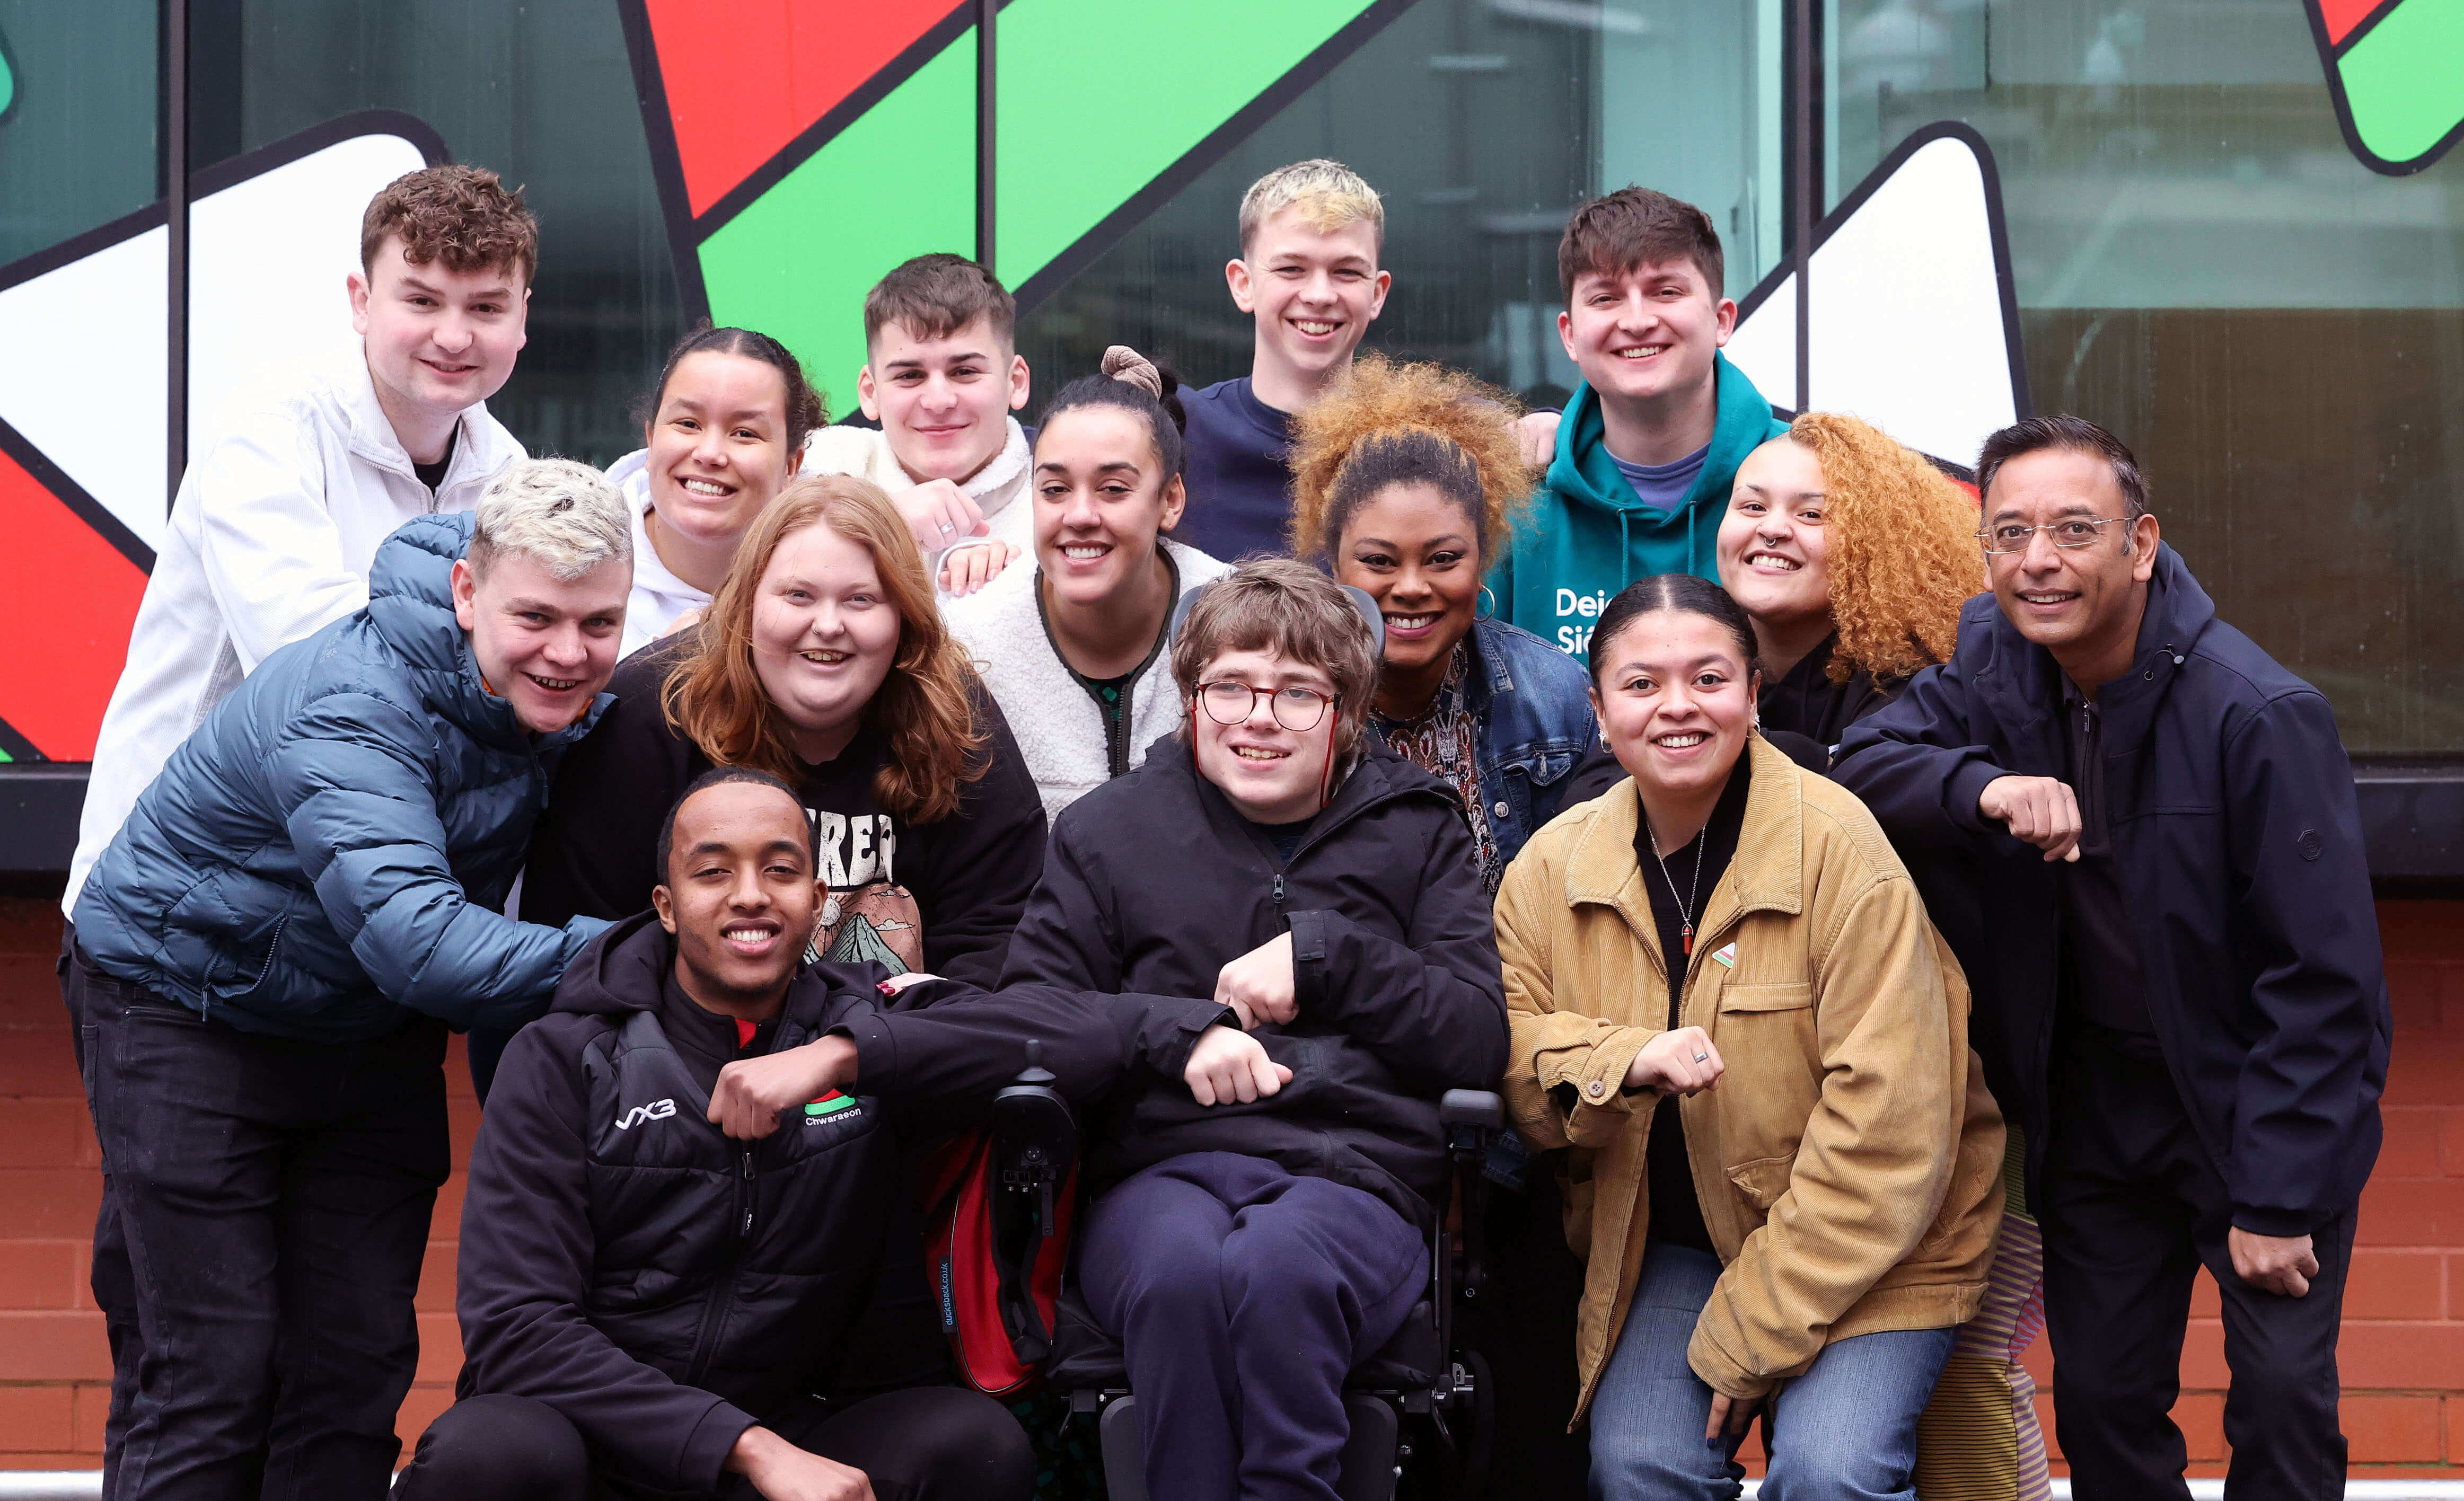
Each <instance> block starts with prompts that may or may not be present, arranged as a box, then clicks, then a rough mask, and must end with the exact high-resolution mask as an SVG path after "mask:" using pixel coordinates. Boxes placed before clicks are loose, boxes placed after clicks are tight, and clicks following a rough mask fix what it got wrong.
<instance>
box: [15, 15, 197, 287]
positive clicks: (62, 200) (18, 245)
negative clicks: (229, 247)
mask: <svg viewBox="0 0 2464 1501" xmlns="http://www.w3.org/2000/svg"><path fill="white" fill-rule="evenodd" d="M159 10H160V7H159V6H158V4H157V3H156V0H77V3H76V4H74V5H65V4H62V3H61V0H0V265H7V264H8V263H9V262H11V261H15V260H21V259H23V258H24V257H26V256H28V255H32V254H33V253H34V252H35V251H37V250H50V249H51V248H52V247H53V246H55V245H57V244H59V243H60V242H61V241H63V240H66V239H69V238H71V237H73V236H76V235H79V234H83V233H84V232H85V231H86V230H88V229H92V228H96V227H98V226H99V225H104V224H108V223H110V222H111V221H112V220H114V219H117V218H120V217H121V215H123V214H130V213H134V212H136V211H137V210H138V209H140V208H143V207H145V206H146V205H148V204H150V203H152V202H154V200H155V199H156V198H158V197H160V196H161V195H162V185H161V167H160V164H159V163H160V159H159V156H158V154H157V150H156V140H155V136H156V129H157V126H158V124H159V121H160V120H161V114H162V110H161V102H160V101H161V98H162V83H161V77H160V74H159V71H158V69H157V64H156V53H157V50H158V45H159V38H158V34H157V33H158V27H159V20H158V16H157V11H159Z"/></svg>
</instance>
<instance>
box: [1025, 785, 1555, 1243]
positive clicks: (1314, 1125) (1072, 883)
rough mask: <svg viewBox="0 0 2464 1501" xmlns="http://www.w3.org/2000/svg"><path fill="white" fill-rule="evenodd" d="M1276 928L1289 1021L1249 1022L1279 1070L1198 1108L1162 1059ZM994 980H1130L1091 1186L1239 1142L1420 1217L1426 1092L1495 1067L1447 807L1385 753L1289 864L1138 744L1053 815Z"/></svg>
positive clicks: (1176, 1054) (1428, 1164)
mask: <svg viewBox="0 0 2464 1501" xmlns="http://www.w3.org/2000/svg"><path fill="white" fill-rule="evenodd" d="M1286 929H1289V930H1290V932H1291V935H1292V951H1293V960H1294V965H1293V969H1294V980H1295V982H1296V987H1297V991H1298V996H1297V998H1298V1001H1299V1011H1300V1014H1299V1017H1298V1019H1296V1020H1295V1021H1293V1022H1292V1023H1291V1024H1289V1025H1287V1026H1281V1027H1278V1026H1271V1025H1269V1026H1265V1027H1261V1028H1260V1029H1259V1030H1258V1032H1257V1033H1256V1035H1257V1037H1258V1039H1259V1040H1260V1041H1261V1042H1262V1043H1264V1044H1265V1049H1266V1052H1267V1054H1268V1055H1270V1056H1272V1057H1273V1058H1274V1059H1275V1061H1277V1062H1279V1063H1282V1064H1285V1065H1286V1066H1287V1067H1289V1068H1290V1069H1291V1070H1292V1081H1291V1082H1290V1083H1289V1084H1287V1085H1286V1086H1285V1087H1284V1089H1283V1091H1282V1093H1280V1094H1278V1095H1275V1096H1272V1097H1271V1098H1268V1099H1260V1100H1257V1101H1254V1102H1252V1103H1250V1104H1245V1105H1244V1104H1238V1103H1234V1104H1219V1105H1200V1104H1199V1103H1198V1102H1197V1100H1196V1099H1194V1098H1193V1097H1192V1096H1191V1094H1190V1091H1189V1086H1188V1085H1187V1084H1186V1083H1184V1082H1183V1081H1182V1079H1181V1070H1182V1069H1183V1068H1184V1067H1186V1066H1187V1064H1188V1062H1189V1053H1190V1049H1191V1048H1192V1047H1194V1046H1195V1045H1196V1043H1197V1039H1198V1035H1199V1033H1201V1032H1203V1031H1204V1030H1205V1029H1206V1028H1208V1027H1211V1026H1216V1025H1218V1024H1223V1023H1227V1022H1229V1020H1230V1018H1231V1017H1232V1015H1233V1013H1232V1012H1231V1011H1230V1010H1229V1009H1228V1008H1225V1007H1221V1006H1218V1005H1216V1004H1215V1003H1214V1001H1213V1000H1212V999H1211V997H1212V996H1213V995H1214V993H1215V979H1216V972H1217V971H1218V970H1220V969H1221V968H1222V967H1223V966H1224V965H1225V964H1226V963H1228V962H1230V961H1231V960H1234V959H1237V958H1239V957H1240V956H1241V955H1243V954H1245V953H1247V952H1248V951H1249V950H1250V949H1252V948H1255V947H1257V946H1259V945H1261V944H1264V943H1265V942H1267V941H1268V940H1269V939H1272V938H1273V937H1274V936H1275V935H1277V934H1278V933H1281V932H1284V931H1285V930H1286ZM1003 981H1004V983H1006V984H1020V983H1025V982H1037V983H1042V984H1045V985H1051V986H1058V987H1061V988H1063V989H1065V990H1097V991H1105V992H1117V991H1125V990H1127V991H1138V992H1144V993H1143V994H1139V995H1124V996H1121V997H1120V998H1119V999H1118V1000H1116V1001H1115V1002H1114V1003H1113V1005H1114V1008H1115V1012H1114V1014H1115V1019H1116V1021H1117V1022H1118V1024H1119V1027H1120V1032H1121V1046H1122V1053H1123V1056H1124V1058H1125V1060H1126V1061H1127V1063H1128V1065H1129V1072H1128V1075H1127V1077H1126V1078H1125V1080H1124V1082H1123V1084H1122V1086H1121V1090H1120V1092H1119V1093H1118V1095H1116V1097H1115V1099H1113V1101H1112V1103H1111V1109H1110V1110H1109V1112H1108V1114H1107V1119H1106V1120H1104V1121H1103V1122H1102V1123H1101V1124H1099V1126H1098V1127H1097V1129H1096V1131H1095V1133H1094V1138H1093V1140H1092V1141H1091V1142H1089V1177H1090V1181H1091V1182H1090V1186H1092V1187H1094V1188H1095V1189H1096V1190H1097V1191H1099V1192H1100V1191H1101V1190H1102V1189H1103V1188H1104V1187H1106V1186H1109V1185H1111V1184H1112V1183H1116V1182H1118V1181H1119V1180H1120V1179H1122V1178H1125V1177H1127V1176H1128V1175H1130V1174H1131V1173H1133V1172H1136V1171H1137V1170H1139V1169H1140V1168H1143V1167H1148V1166H1152V1165H1153V1164H1156V1163H1159V1162H1162V1161H1164V1160H1165V1159H1167V1158H1173V1157H1179V1156H1182V1155H1185V1154H1187V1153H1191V1152H1241V1153H1244V1154H1247V1155H1249V1156H1252V1157H1263V1158H1266V1159H1268V1160H1270V1161H1273V1162H1276V1163H1280V1164H1283V1165H1284V1166H1286V1167H1287V1168H1289V1169H1291V1170H1292V1171H1294V1172H1297V1173H1306V1174H1309V1175H1311V1176H1315V1177H1322V1178H1329V1179H1331V1180H1333V1181H1334V1182H1337V1183H1342V1184H1348V1185H1350V1186H1353V1187H1356V1188H1362V1189H1366V1190H1367V1191H1369V1192H1371V1193H1374V1194H1376V1195H1377V1196H1378V1197H1379V1198H1381V1199H1383V1200H1385V1201H1386V1202H1387V1203H1389V1204H1391V1205H1393V1206H1394V1207H1395V1208H1396V1210H1397V1212H1398V1213H1401V1214H1402V1215H1403V1216H1404V1217H1405V1218H1407V1219H1410V1220H1412V1221H1414V1222H1415V1223H1418V1224H1422V1225H1426V1224H1428V1223H1430V1222H1431V1221H1432V1219H1433V1217H1434V1216H1435V1215H1436V1214H1438V1213H1440V1212H1441V1210H1442V1208H1443V1205H1444V1195H1445V1142H1444V1138H1443V1134H1442V1132H1441V1128H1440V1126H1439V1123H1438V1099H1439V1097H1440V1096H1441V1095H1443V1094H1444V1093H1445V1092H1446V1091H1447V1090H1449V1089H1493V1088H1495V1087H1496V1085H1497V1081H1498V1077H1499V1076H1500V1075H1502V1074H1503V1073H1504V1072H1505V1069H1506V995H1505V984H1504V981H1503V979H1502V978H1501V976H1500V974H1499V969H1498V961H1497V940H1496V937H1495V934H1494V932H1493V929H1492V925H1491V921H1490V918H1489V909H1488V902H1487V900H1486V898H1485V895H1484V893H1483V891H1482V889H1481V883H1480V870H1479V867H1478V864H1477V862H1476V861H1475V860H1474V859H1473V855H1472V846H1471V834H1470V831H1469V830H1468V829H1467V828H1465V827H1464V824H1463V805H1462V803H1461V802H1460V801H1459V800H1458V799H1457V798H1456V796H1455V794H1454V793H1453V792H1452V791H1451V790H1450V789H1448V788H1447V787H1445V786H1444V785H1443V784H1441V782H1439V781H1438V780H1437V779H1436V778H1435V777H1433V776H1431V775H1429V774H1428V773H1427V772H1423V771H1421V770H1420V769H1419V768H1418V767H1416V766H1413V765H1411V764H1410V763H1409V762H1407V761H1404V760H1403V759H1402V758H1401V757H1399V756H1397V755H1396V754H1394V753H1393V752H1392V751H1384V750H1378V751H1372V752H1371V753H1370V754H1369V755H1368V756H1366V757H1365V758H1364V759H1363V760H1362V761H1361V763H1360V764H1359V766H1358V767H1356V768H1355V769H1354V770H1353V772H1352V773H1351V774H1350V775H1349V776H1347V777H1345V778H1344V781H1343V785H1342V786H1341V787H1339V788H1338V789H1336V791H1335V794H1334V799H1333V801H1332V802H1331V804H1330V805H1329V806H1328V807H1327V808H1326V810H1325V811H1324V812H1322V813H1320V814H1319V815H1318V816H1317V817H1316V818H1315V819H1314V820H1312V821H1311V823H1310V824H1309V830H1308V832H1307V833H1306V834H1305V835H1304V837H1303V838H1302V840H1301V842H1300V844H1299V846H1298V847H1297V848H1296V849H1295V850H1294V851H1293V853H1292V858H1291V860H1290V862H1289V863H1286V862H1285V861H1284V860H1282V859H1279V858H1278V857H1277V855H1276V853H1275V850H1274V847H1273V846H1272V845H1271V844H1269V843H1268V842H1267V841H1266V838H1265V836H1264V835H1262V834H1261V833H1259V832H1258V829H1257V827H1256V826H1255V825H1253V824H1251V823H1249V822H1248V821H1247V820H1246V819H1244V818H1243V817H1242V816H1240V815H1239V814H1238V813H1236V812H1234V811H1233V808H1232V805H1231V804H1230V803H1229V802H1227V801H1225V800H1224V797H1223V794H1221V793H1220V792H1218V791H1217V790H1216V789H1215V787H1214V786H1213V785H1212V784H1211V783H1208V782H1207V781H1205V780H1204V779H1203V778H1201V777H1200V776H1199V774H1198V772H1197V769H1196V767H1195V765H1194V764H1193V763H1192V760H1191V757H1190V752H1189V748H1188V747H1187V746H1185V745H1183V744H1181V743H1180V741H1179V740H1178V739H1177V738H1175V737H1166V738H1165V739H1162V740H1159V741H1157V742H1155V746H1154V747H1153V748H1152V749H1150V750H1149V751H1147V760H1146V764H1145V765H1144V766H1142V767H1140V768H1139V769H1138V770H1136V771H1135V772H1131V773H1130V774H1129V775H1127V776H1123V777H1119V778H1116V779H1114V780H1113V781H1111V782H1108V783H1106V784H1105V785H1104V786H1102V787H1099V788H1097V789H1095V790H1094V791H1093V792H1091V793H1089V794H1087V795H1086V796H1084V797H1081V798H1080V799H1078V801H1076V802H1074V803H1072V804H1070V805H1069V808H1068V810H1067V812H1065V813H1063V814H1062V816H1061V817H1060V819H1059V821H1058V822H1057V823H1056V824H1055V825H1054V826H1053V830H1052V839H1051V844H1050V847H1049V849H1048V851H1047V853H1046V855H1045V867H1044V883H1043V884H1042V885H1040V886H1038V887H1037V888H1036V893H1035V896H1034V898H1033V900H1031V901H1030V902H1028V903H1027V907H1026V916H1025V918H1024V919H1023V921H1022V922H1021V923H1020V925H1019V929H1018V931H1017V933H1015V934H1014V935H1012V937H1011V939H1010V949H1009V968H1008V969H1007V971H1006V972H1005V974H1004V975H1003ZM1161 996H1179V997H1186V999H1183V1000H1162V999H1157V998H1156V997H1161Z"/></svg>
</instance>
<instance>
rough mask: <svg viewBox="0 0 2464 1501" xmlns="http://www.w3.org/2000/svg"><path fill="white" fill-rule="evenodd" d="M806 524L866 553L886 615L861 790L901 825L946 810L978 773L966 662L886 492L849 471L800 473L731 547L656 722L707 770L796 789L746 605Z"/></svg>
mask: <svg viewBox="0 0 2464 1501" xmlns="http://www.w3.org/2000/svg"><path fill="white" fill-rule="evenodd" d="M807 527H827V528H828V529H829V530H830V531H831V532H832V533H836V534H837V535H839V536H841V537H844V538H846V539H847V541H849V542H853V543H854V544H855V545H856V546H858V547H861V548H863V549H864V550H865V551H866V552H867V553H869V554H870V555H871V556H872V566H873V571H874V572H875V573H876V574H878V575H879V576H880V578H881V588H882V592H883V593H884V594H885V595H887V596H888V597H889V598H890V604H891V608H892V609H894V610H896V611H897V612H898V655H897V657H896V659H895V660H894V661H893V662H892V663H891V668H890V675H889V676H888V677H886V678H884V679H882V680H881V686H880V687H879V688H877V689H875V690H874V692H873V695H872V700H871V702H869V703H868V704H867V705H865V707H864V727H865V728H866V729H869V730H871V731H873V732H874V733H875V734H877V735H878V736H880V737H881V739H882V741H883V743H884V746H885V753H884V754H883V756H882V758H881V769H880V770H879V771H878V772H874V773H873V779H872V794H873V796H874V797H876V798H878V799H879V800H880V802H881V805H882V806H883V807H884V808H887V809H889V810H890V811H891V814H893V815H894V816H897V817H899V818H900V819H902V820H905V821H907V822H910V823H935V822H937V821H939V820H940V819H943V818H946V817H948V816H951V815H952V814H955V813H957V811H958V795H959V792H960V789H961V788H962V787H963V786H964V785H965V784H966V783H968V782H972V781H974V780H976V779H977V778H978V777H979V776H981V775H983V774H984V771H985V769H986V767H987V765H988V764H989V763H988V761H987V759H986V757H985V756H984V755H983V754H982V753H981V752H982V751H983V747H984V745H985V742H986V740H987V739H988V738H989V737H988V736H987V735H986V733H985V731H984V728H983V726H982V725H981V724H980V723H979V722H978V720H977V718H976V708H975V690H976V669H975V668H974V667H973V666H972V665H971V664H969V663H968V662H967V659H966V654H965V653H964V652H963V651H961V650H960V649H959V646H958V643H957V639H956V638H955V637H953V636H951V634H950V633H949V630H948V628H947V627H945V626H944V625H943V624H942V623H941V612H940V610H939V609H938V608H937V607H936V606H935V603H934V598H933V580H932V578H931V577H930V576H928V575H927V574H926V573H925V571H924V555H922V554H921V553H919V552H917V551H916V548H915V538H914V537H913V535H912V534H911V533H909V532H908V530H907V523H906V521H905V520H904V519H902V518H901V517H900V516H899V514H898V511H897V508H896V507H894V506H892V505H891V500H890V496H889V495H888V494H887V493H886V492H884V491H883V489H882V488H881V487H880V486H878V485H875V484H873V483H872V482H871V481H870V480H865V479H858V478H856V477H855V476H853V475H849V474H831V475H824V476H821V477H819V478H814V479H801V480H797V481H795V482H794V483H793V484H790V485H789V486H788V487H787V488H786V489H782V490H781V491H780V492H779V496H778V498H777V499H776V500H773V501H772V502H770V504H769V505H768V506H767V507H765V508H763V510H762V511H761V514H760V515H759V517H758V518H757V519H756V520H755V521H754V523H753V528H752V530H751V531H749V532H747V533H745V534H744V540H743V542H742V543H740V544H739V545H738V546H737V551H736V563H735V566H734V567H732V568H730V569H729V570H728V573H727V582H725V583H723V584H721V585H720V586H719V590H718V594H717V596H716V597H715V598H713V599H712V600H711V602H710V609H709V611H708V612H707V613H706V614H705V615H704V616H703V617H702V621H701V624H700V625H699V626H698V627H697V628H696V632H695V637H694V642H693V650H692V651H691V652H689V653H688V654H686V655H685V656H684V657H682V658H680V659H679V660H678V661H677V663H676V664H675V666H674V668H673V669H671V671H670V672H669V674H668V681H667V683H666V684H665V685H664V686H663V687H662V688H661V690H660V703H661V706H662V707H664V708H665V710H666V712H667V718H668V723H669V724H670V725H671V726H673V727H674V728H675V729H676V732H677V733H679V734H681V735H683V736H685V737H686V738H687V739H689V740H691V741H692V742H693V744H694V745H696V746H698V747H700V748H701V753H702V754H704V755H706V756H708V757H710V759H711V761H712V762H713V763H714V764H715V765H718V766H742V767H751V768H752V769H754V770H755V771H759V772H769V773H770V774H771V775H773V776H776V777H778V778H780V779H781V781H784V782H786V783H787V784H788V785H789V786H791V787H792V786H798V785H801V784H802V781H803V774H804V763H803V759H802V758H800V757H799V756H798V755H797V754H796V743H795V739H794V735H793V731H792V730H791V729H790V728H789V726H788V724H787V718H786V716H785V715H784V714H781V712H780V711H779V706H778V705H776V704H774V703H772V702H771V699H770V695H769V694H768V693H767V692H765V691H764V690H763V689H762V686H761V677H760V674H759V672H758V671H756V670H755V667H754V664H753V611H754V606H755V604H756V603H757V602H758V600H759V598H760V594H761V576H762V575H763V574H764V573H767V572H768V571H769V568H770V559H771V558H772V556H773V555H776V554H777V553H778V551H779V545H780V544H781V542H783V541H785V540H786V539H787V538H788V537H790V536H792V535H794V534H795V533H799V532H802V531H803V530H804V529H805V528H807Z"/></svg>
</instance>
